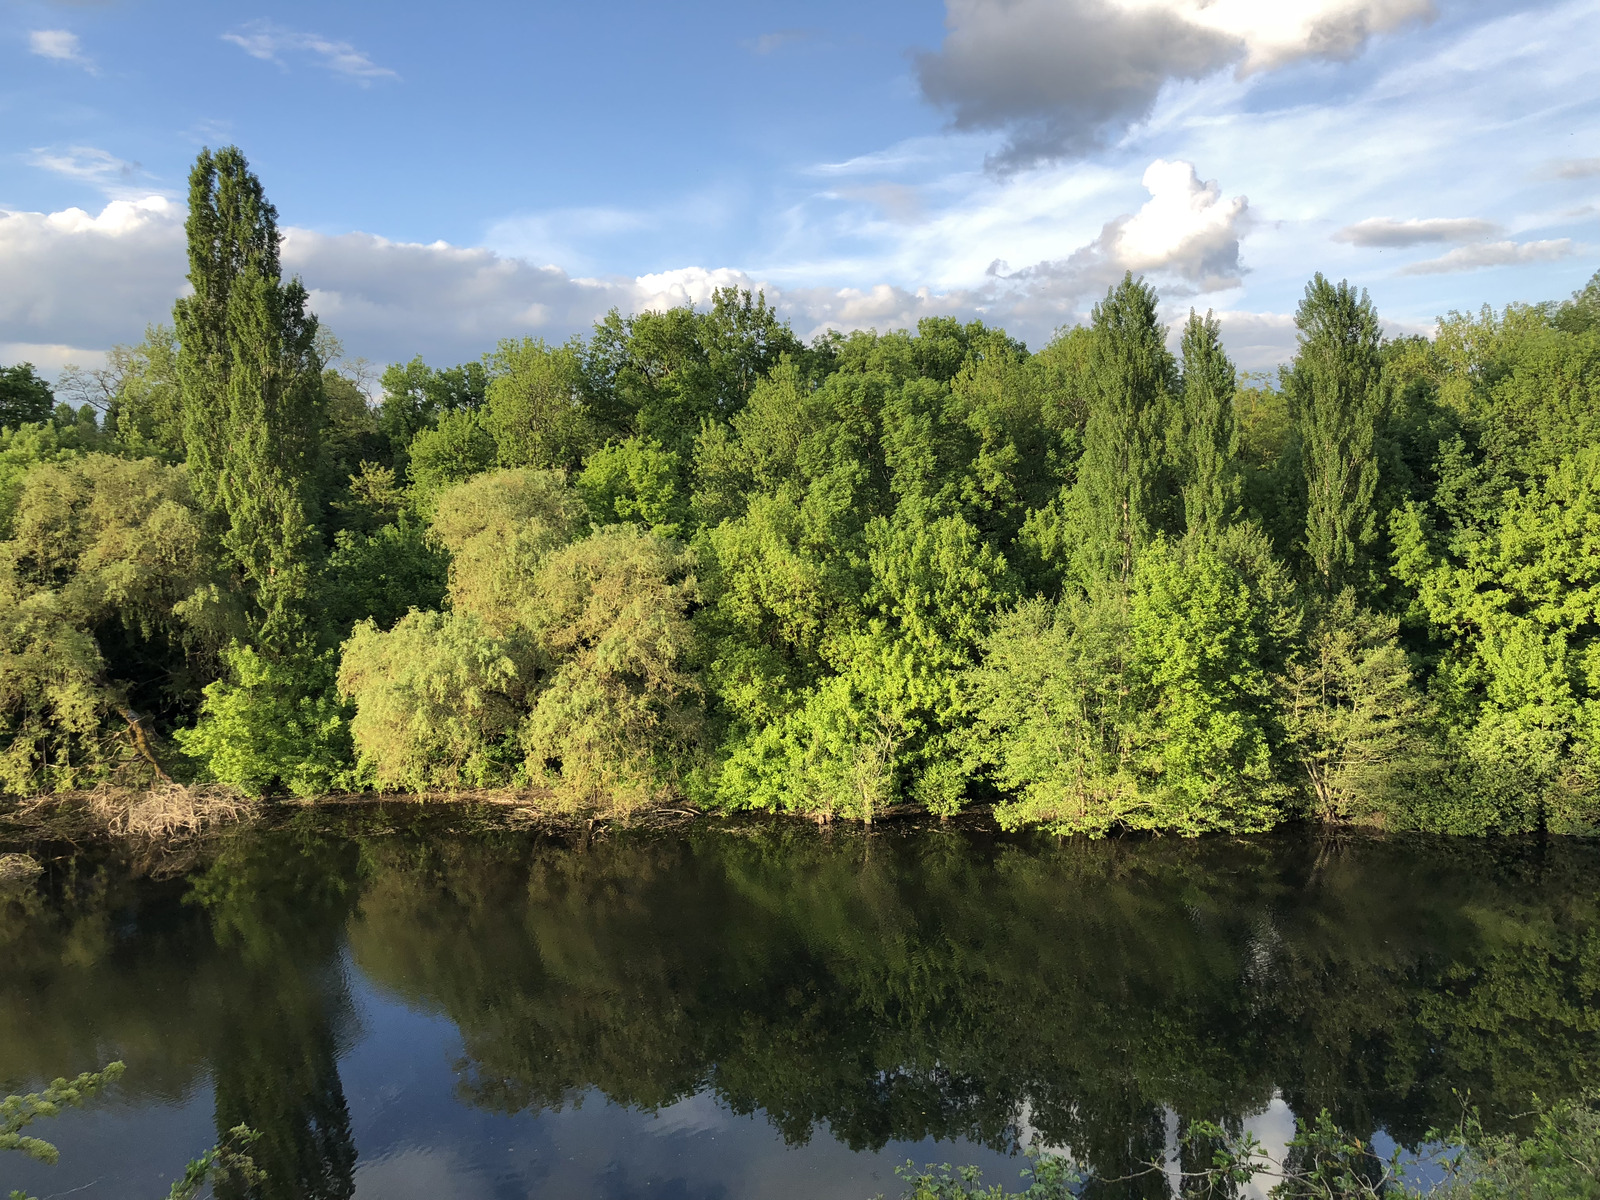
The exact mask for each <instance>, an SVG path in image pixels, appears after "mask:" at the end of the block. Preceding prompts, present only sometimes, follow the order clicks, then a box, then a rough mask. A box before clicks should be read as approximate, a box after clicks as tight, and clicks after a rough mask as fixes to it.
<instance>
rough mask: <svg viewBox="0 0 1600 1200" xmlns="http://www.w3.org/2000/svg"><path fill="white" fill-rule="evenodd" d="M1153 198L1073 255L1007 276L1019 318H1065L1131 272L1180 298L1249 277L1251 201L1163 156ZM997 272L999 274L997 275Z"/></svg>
mask: <svg viewBox="0 0 1600 1200" xmlns="http://www.w3.org/2000/svg"><path fill="white" fill-rule="evenodd" d="M1144 186H1145V188H1146V190H1148V191H1149V193H1150V199H1149V200H1147V201H1146V202H1145V204H1144V206H1143V207H1142V208H1140V209H1139V211H1138V212H1136V213H1133V214H1131V215H1127V216H1122V217H1118V218H1117V219H1115V220H1113V221H1109V222H1107V223H1106V225H1105V226H1104V227H1103V228H1102V229H1101V231H1100V236H1099V237H1097V238H1096V239H1094V240H1093V241H1092V242H1090V243H1088V244H1087V245H1084V246H1081V247H1079V248H1078V249H1077V250H1074V251H1073V252H1072V253H1071V254H1069V255H1068V256H1067V257H1065V258H1062V259H1056V260H1051V261H1046V262H1040V263H1037V264H1035V265H1033V266H1031V267H1027V268H1025V269H1023V270H1021V271H1017V272H1015V273H1012V274H1010V275H1005V276H1003V278H1004V280H1005V281H1007V282H1008V283H1009V284H1011V285H1012V288H1013V289H1014V293H1013V295H1012V296H1011V297H1010V299H1011V301H1012V304H1013V306H1014V307H1015V308H1016V309H1017V310H1018V315H1020V316H1022V317H1023V318H1024V319H1032V320H1034V321H1037V320H1039V319H1041V318H1042V317H1044V316H1045V315H1046V314H1047V313H1049V312H1052V311H1053V312H1054V313H1055V314H1056V315H1057V317H1058V318H1059V319H1065V318H1067V317H1068V316H1070V315H1071V314H1072V313H1074V312H1076V311H1077V310H1078V308H1079V307H1080V306H1081V304H1082V302H1083V301H1084V299H1085V298H1087V297H1090V296H1098V294H1099V293H1101V292H1103V291H1105V289H1106V288H1107V287H1108V286H1110V285H1111V284H1113V283H1115V282H1116V281H1117V280H1118V279H1120V278H1122V275H1123V273H1124V272H1127V271H1132V272H1133V273H1134V274H1136V275H1141V274H1143V275H1150V276H1152V277H1154V278H1156V279H1158V280H1161V281H1164V282H1166V283H1167V284H1168V288H1167V290H1168V292H1169V293H1170V294H1174V295H1196V294H1200V293H1205V292H1217V291H1223V290H1226V289H1228V288H1233V287H1237V286H1238V285H1239V283H1240V281H1241V278H1242V276H1243V273H1244V266H1243V264H1242V263H1241V261H1240V254H1239V240H1240V238H1241V237H1242V235H1243V233H1244V231H1245V230H1246V229H1247V228H1248V225H1249V221H1250V202H1249V201H1248V200H1247V199H1246V198H1245V197H1243V196H1235V197H1234V198H1233V199H1232V200H1224V199H1223V197H1222V189H1221V188H1220V187H1219V186H1218V184H1217V182H1216V181H1215V180H1212V181H1210V182H1204V183H1202V182H1201V180H1200V178H1199V175H1198V174H1197V173H1196V171H1195V169H1194V165H1193V164H1192V163H1186V162H1167V161H1165V160H1163V159H1157V160H1156V161H1155V162H1153V163H1151V164H1150V166H1149V168H1148V169H1147V170H1146V171H1145V173H1144ZM996 274H998V272H996Z"/></svg>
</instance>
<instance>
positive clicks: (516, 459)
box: [484, 338, 594, 468]
mask: <svg viewBox="0 0 1600 1200" xmlns="http://www.w3.org/2000/svg"><path fill="white" fill-rule="evenodd" d="M488 366H489V388H488V406H487V408H486V409H485V411H484V428H485V429H486V430H487V431H488V432H489V435H490V436H491V437H493V438H494V443H495V448H496V453H497V456H498V461H499V463H500V465H501V466H503V467H541V468H544V467H575V466H577V465H578V463H579V462H580V461H581V460H582V458H583V456H584V454H585V453H586V452H587V451H588V450H589V449H590V447H591V446H592V444H593V442H594V431H593V422H592V421H591V420H590V417H589V414H588V411H587V408H586V406H585V404H584V389H585V375H584V363H583V344H582V343H581V342H580V341H578V340H577V339H574V340H572V341H570V342H568V343H567V344H566V345H564V346H557V347H555V348H554V349H552V348H551V347H549V346H547V345H546V344H545V343H544V341H543V340H542V339H540V338H522V339H520V340H516V339H512V338H507V339H506V340H505V341H503V342H501V343H500V345H499V346H498V347H496V349H495V351H494V353H493V354H491V355H490V356H489V358H488Z"/></svg>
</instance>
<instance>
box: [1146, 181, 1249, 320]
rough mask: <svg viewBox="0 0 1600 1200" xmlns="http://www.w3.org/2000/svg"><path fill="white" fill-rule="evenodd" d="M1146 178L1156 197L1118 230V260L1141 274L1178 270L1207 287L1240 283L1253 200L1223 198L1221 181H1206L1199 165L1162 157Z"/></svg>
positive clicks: (1197, 283) (1207, 289)
mask: <svg viewBox="0 0 1600 1200" xmlns="http://www.w3.org/2000/svg"><path fill="white" fill-rule="evenodd" d="M1143 182H1144V186H1145V188H1146V189H1147V190H1148V191H1149V193H1150V199H1149V201H1148V202H1147V203H1146V204H1145V206H1144V207H1143V208H1141V209H1140V210H1139V211H1138V212H1137V213H1135V214H1134V215H1133V216H1132V217H1130V218H1129V219H1128V220H1127V222H1126V223H1124V224H1123V226H1122V228H1121V229H1119V230H1118V231H1117V235H1116V255H1115V257H1116V260H1117V262H1118V263H1119V264H1120V265H1122V266H1123V267H1126V268H1127V269H1128V270H1130V271H1135V272H1138V271H1170V272H1173V273H1175V274H1177V275H1179V276H1180V277H1181V278H1183V279H1184V280H1185V281H1187V282H1188V283H1190V284H1193V285H1194V286H1195V287H1197V288H1199V289H1200V290H1202V291H1208V292H1209V291H1218V290H1220V289H1222V288H1227V287H1234V286H1237V284H1238V282H1239V276H1240V272H1241V267H1240V265H1239V238H1240V236H1241V235H1242V234H1243V232H1244V230H1245V229H1246V227H1247V225H1248V221H1249V213H1250V202H1249V201H1248V200H1247V199H1245V197H1243V196H1235V197H1234V198H1233V199H1232V200H1223V198H1222V189H1221V188H1220V187H1218V186H1217V182H1216V180H1211V181H1210V182H1207V183H1202V182H1200V177H1199V176H1198V175H1197V174H1196V172H1195V169H1194V164H1193V163H1186V162H1167V161H1165V160H1163V159H1159V158H1158V159H1156V161H1155V162H1153V163H1151V164H1150V166H1149V168H1148V169H1147V170H1146V171H1145V173H1144V180H1143Z"/></svg>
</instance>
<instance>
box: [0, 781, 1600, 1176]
mask: <svg viewBox="0 0 1600 1200" xmlns="http://www.w3.org/2000/svg"><path fill="white" fill-rule="evenodd" d="M403 814H404V810H395V809H391V810H389V811H388V816H387V818H383V817H381V816H380V815H378V814H369V815H368V816H366V817H362V818H359V819H356V818H352V819H351V820H350V821H348V822H345V823H343V824H342V825H341V827H340V828H338V829H333V828H326V827H323V828H320V829H319V828H317V827H316V826H314V825H310V824H307V825H304V826H303V827H301V826H298V825H297V826H295V827H291V828H287V829H278V830H275V831H259V830H258V831H254V832H248V833H244V834H241V835H238V836H237V837H235V838H233V839H231V840H230V841H228V842H227V843H226V844H225V845H224V846H223V847H222V848H221V849H220V851H219V852H217V853H216V854H215V855H214V856H213V857H211V858H210V859H209V860H208V861H205V862H202V863H199V864H196V865H195V866H194V867H192V868H191V869H190V870H188V871H187V872H186V873H184V874H182V875H180V876H178V877H176V878H171V879H165V880H161V879H153V878H149V877H144V878H135V874H136V873H135V872H133V871H132V870H131V869H130V864H128V863H126V862H123V861H120V860H117V859H115V858H114V857H104V858H100V859H98V860H97V859H94V858H93V857H92V856H89V855H80V856H79V857H78V858H76V859H75V860H71V861H69V862H66V863H58V865H57V867H56V868H55V869H54V870H53V872H52V874H51V875H50V876H49V878H48V879H47V880H46V883H45V887H44V889H43V890H40V891H36V892H32V893H28V894H26V895H19V896H15V897H12V898H10V899H8V900H5V901H3V902H0V1082H4V1083H16V1082H26V1081H27V1080H31V1079H37V1078H40V1077H44V1076H48V1075H53V1074H57V1073H60V1072H63V1071H75V1070H78V1069H81V1068H82V1067H84V1066H85V1065H86V1064H87V1065H94V1062H95V1061H97V1059H98V1058H101V1057H105V1049H106V1047H112V1048H114V1049H115V1052H116V1054H117V1055H118V1056H120V1057H124V1058H126V1059H127V1060H128V1063H129V1071H128V1076H127V1079H128V1081H129V1084H130V1086H131V1087H133V1088H135V1089H137V1088H139V1087H144V1088H146V1089H149V1090H150V1091H151V1092H153V1093H156V1094H173V1093H174V1092H176V1091H181V1090H182V1089H183V1088H185V1087H187V1086H188V1084H189V1081H192V1080H193V1079H194V1078H196V1077H198V1076H201V1075H203V1074H204V1073H206V1072H210V1073H211V1074H212V1075H213V1077H214V1079H215V1085H216V1106H217V1113H216V1119H217V1125H218V1128H219V1130H221V1129H227V1128H229V1127H231V1126H232V1125H234V1124H237V1123H239V1122H244V1123H247V1124H250V1125H251V1126H253V1127H255V1128H257V1129H259V1130H261V1132H262V1133H263V1135H264V1137H263V1140H262V1142H261V1143H260V1145H259V1147H258V1149H259V1155H258V1157H259V1159H260V1161H261V1164H262V1165H263V1166H264V1167H266V1168H267V1170H268V1173H269V1175H270V1177H271V1179H272V1183H271V1185H270V1186H269V1187H268V1189H267V1190H266V1191H264V1192H263V1196H270V1197H277V1196H284V1197H287V1196H297V1197H298V1196H304V1197H348V1196H350V1195H352V1192H353V1182H352V1181H353V1170H354V1165H355V1160H356V1148H355V1146H354V1144H353V1142H352V1138H351V1132H350V1121H349V1116H348V1113H347V1110H346V1106H345V1100H344V1095H343V1091H342V1088H341V1086H340V1081H339V1073H338V1058H339V1054H340V1051H341V1048H342V1047H344V1046H346V1045H348V1044H349V1042H350V1040H351V1039H352V1038H353V1037H354V1036H355V1033H356V1031H355V1029H354V1017H353V1015H352V1008H351V1004H350V1001H349V999H348V997H347V995H346V990H345V989H346V984H345V980H344V969H343V968H344V961H345V960H344V957H343V956H344V955H345V954H346V953H348V954H349V956H350V959H351V960H353V962H354V963H355V965H356V966H357V967H358V968H359V970H360V971H361V972H362V973H363V974H364V975H365V976H366V978H367V979H368V980H369V981H370V982H371V983H373V984H374V985H376V986H377V987H378V988H380V989H383V990H384V991H386V992H388V993H389V994H391V995H393V996H395V997H397V998H399V999H402V1000H403V1001H404V1002H405V1003H406V1004H408V1005H411V1006H413V1007H415V1008H418V1009H420V1010H424V1011H427V1012H431V1013H435V1014H439V1015H441V1016H444V1017H447V1018H448V1019H449V1020H450V1021H452V1022H453V1023H454V1024H455V1025H456V1027H457V1028H458V1029H459V1031H460V1035H461V1039H462V1044H463V1046H464V1057H463V1061H462V1063H461V1064H460V1067H459V1070H458V1073H457V1080H458V1082H457V1097H458V1099H459V1100H460V1101H461V1102H462V1103H464V1104H468V1105H472V1106H477V1107H480V1108H484V1109H488V1110H493V1111H498V1112H526V1111H534V1112H537V1111H542V1110H547V1109H559V1108H562V1107H564V1106H568V1105H570V1104H572V1103H573V1102H575V1100H576V1099H578V1098H579V1097H580V1096H581V1095H582V1094H583V1093H585V1092H587V1091H589V1090H591V1089H597V1090H599V1091H600V1092H602V1093H604V1095H606V1096H607V1097H609V1098H610V1099H612V1100H614V1101H616V1102H618V1103H620V1104H625V1105H631V1106H637V1107H641V1108H644V1109H655V1108H659V1107H663V1106H665V1105H668V1104H671V1103H673V1102H675V1101H677V1100H680V1099H682V1098H683V1097H685V1096H688V1095H692V1094H695V1093H697V1092H701V1091H703V1090H705V1089H708V1088H709V1089H713V1090H714V1092H715V1094H716V1095H717V1097H718V1098H719V1099H720V1100H721V1101H722V1102H723V1103H724V1104H726V1105H727V1106H728V1107H730V1108H732V1109H733V1110H734V1111H736V1112H740V1113H759V1114H762V1115H764V1116H765V1118H766V1119H767V1120H769V1121H771V1122H772V1124H773V1125H774V1126H775V1127H776V1128H777V1129H778V1130H779V1131H780V1132H781V1133H782V1135H783V1137H784V1138H785V1139H786V1140H788V1141H789V1142H791V1143H801V1142H804V1141H806V1140H807V1139H809V1138H811V1137H813V1136H816V1135H817V1134H818V1132H819V1130H824V1129H825V1131H826V1133H827V1134H828V1135H831V1136H832V1137H835V1138H837V1139H839V1140H840V1141H841V1142H843V1143H845V1144H847V1145H849V1146H851V1147H853V1148H857V1149H867V1148H876V1147H881V1146H883V1145H884V1144H885V1143H886V1142H888V1141H890V1140H891V1139H900V1140H914V1139H919V1138H925V1137H938V1138H950V1137H965V1138H970V1139H974V1140H977V1141H980V1142H982V1143H985V1144H987V1145H991V1146H994V1147H997V1148H1007V1147H1015V1146H1016V1145H1017V1144H1018V1143H1019V1141H1020V1140H1024V1139H1032V1138H1038V1139H1043V1140H1044V1141H1045V1142H1048V1143H1050V1144H1052V1145H1056V1146H1062V1147H1067V1148H1069V1149H1070V1151H1071V1152H1072V1154H1073V1155H1074V1156H1075V1157H1076V1158H1077V1159H1078V1160H1079V1161H1081V1162H1084V1163H1086V1164H1089V1165H1091V1166H1093V1167H1094V1168H1095V1169H1096V1170H1097V1171H1099V1172H1100V1173H1101V1174H1102V1175H1104V1176H1116V1175H1120V1174H1125V1173H1129V1172H1131V1171H1133V1170H1136V1169H1137V1168H1138V1167H1139V1166H1140V1165H1142V1164H1144V1163H1147V1162H1149V1161H1151V1160H1152V1159H1159V1158H1161V1157H1163V1156H1164V1155H1165V1154H1166V1153H1167V1151H1168V1147H1170V1146H1171V1145H1173V1144H1174V1138H1175V1136H1176V1134H1177V1133H1181V1131H1182V1129H1183V1127H1184V1125H1185V1124H1186V1123H1187V1122H1189V1121H1192V1120H1196V1119H1215V1120H1219V1121H1221V1122H1222V1123H1223V1124H1224V1125H1225V1126H1227V1127H1230V1128H1233V1129H1238V1128H1240V1127H1241V1125H1242V1123H1243V1121H1244V1120H1245V1119H1246V1118H1247V1117H1249V1116H1251V1115H1252V1114H1256V1113H1260V1112H1261V1111H1263V1110H1264V1109H1265V1108H1266V1107H1267V1106H1268V1105H1269V1104H1270V1103H1271V1102H1272V1100H1273V1098H1274V1097H1275V1096H1278V1095H1281V1097H1282V1098H1283V1099H1284V1100H1285V1101H1286V1102H1287V1103H1288V1104H1289V1106H1290V1107H1291V1108H1292V1109H1293V1110H1294V1111H1296V1112H1300V1113H1312V1114H1314V1113H1315V1112H1317V1111H1318V1110H1320V1109H1322V1108H1327V1109H1329V1110H1330V1111H1331V1112H1332V1114H1333V1115H1334V1117H1335V1119H1336V1120H1337V1121H1338V1122H1339V1123H1340V1124H1341V1125H1342V1126H1344V1127H1345V1128H1346V1129H1348V1130H1350V1131H1351V1132H1354V1133H1356V1134H1359V1135H1363V1136H1365V1135H1368V1134H1370V1133H1371V1132H1373V1131H1374V1130H1377V1129H1383V1130H1387V1131H1388V1133H1389V1134H1390V1135H1391V1136H1392V1137H1394V1138H1395V1139H1396V1140H1397V1141H1399V1142H1401V1143H1407V1144H1411V1143H1415V1142H1417V1141H1419V1140H1420V1139H1422V1138H1423V1137H1424V1135H1425V1133H1426V1131H1427V1130H1428V1129H1429V1128H1430V1127H1431V1126H1436V1125H1448V1124H1450V1123H1452V1122H1453V1121H1454V1120H1455V1119H1456V1117H1457V1116H1458V1115H1459V1113H1460V1101H1459V1099H1458V1098H1457V1096H1456V1095H1455V1094H1454V1093H1455V1092H1456V1091H1469V1092H1470V1094H1471V1096H1472V1099H1473V1101H1474V1102H1475V1103H1478V1104H1480V1105H1482V1107H1483V1109H1484V1112H1485V1116H1486V1118H1487V1120H1488V1121H1489V1122H1490V1123H1493V1122H1496V1121H1500V1122H1504V1121H1506V1120H1507V1119H1508V1117H1507V1116H1506V1114H1510V1113H1516V1112H1519V1111H1522V1110H1523V1109H1524V1108H1525V1107H1526V1104H1527V1101H1528V1098H1529V1097H1530V1096H1531V1095H1532V1094H1534V1093H1537V1094H1538V1095H1539V1096H1540V1097H1541V1098H1543V1099H1544V1100H1546V1101H1553V1100H1556V1099H1559V1098H1561V1097H1564V1096H1569V1095H1575V1094H1576V1093H1577V1092H1578V1091H1579V1090H1580V1088H1581V1086H1582V1084H1583V1082H1584V1081H1585V1080H1592V1079H1594V1078H1596V1077H1600V1069H1597V1068H1600V921H1597V919H1596V918H1597V916H1600V913H1597V907H1600V903H1597V896H1596V886H1595V882H1594V881H1595V879H1596V878H1597V874H1596V870H1595V868H1596V866H1597V865H1600V848H1597V847H1595V846H1592V845H1585V844H1582V843H1576V842H1570V841H1569V842H1560V843H1539V842H1533V841H1529V842H1525V843H1506V842H1502V843H1484V842H1468V841H1443V840H1432V839H1413V838H1406V839H1381V838H1370V837H1363V838H1359V839H1353V840H1349V841H1347V842H1344V843H1329V842H1325V841H1319V840H1318V839H1316V838H1314V837H1299V836H1294V835H1277V836H1273V837H1268V838H1260V839H1247V840H1235V841H1222V840H1202V841H1198V842H1193V841H1176V840H1161V841H1136V842H1135V841H1122V842H1118V841H1105V842H1097V843H1080V842H1067V843H1056V842H1054V841H1051V840H1047V839H1001V838H995V837H990V836H987V835H983V834H977V833H972V832H966V831H961V830H958V829H953V828H916V829H904V830H896V829H893V828H884V829H878V830H876V831H874V832H873V833H871V834H866V833H861V832H854V831H849V830H836V831H834V832H833V833H831V834H828V833H818V832H815V831H812V830H811V829H809V828H803V827H791V826H779V827H772V826H764V827H763V826H743V825H741V826H722V825H709V824H708V825H702V826H696V827H693V828H692V829H690V830H689V831H687V832H684V833H677V834H659V833H656V834H651V833H643V832H640V833H618V834H614V835H612V836H610V837H606V838H602V839H598V840H595V841H593V842H590V843H586V844H577V845H573V844H567V843H563V842H561V841H558V840H552V839H547V838H541V837H538V836H535V835H529V834H518V833H508V832H503V831H502V832H496V831H492V830H491V831H481V830H480V831H476V832H470V833H460V832H450V830H449V829H447V828H445V827H444V826H443V825H441V823H440V819H438V818H433V817H429V816H426V815H423V814H418V815H415V816H412V817H409V818H408V817H407V816H405V815H403ZM397 816H398V817H399V819H402V820H406V819H410V820H412V821H413V822H414V827H412V828H410V829H406V830H401V831H396V830H394V828H393V826H392V825H391V824H385V825H384V826H383V828H384V830H385V831H384V832H376V827H377V825H378V823H379V822H380V821H384V820H386V821H392V820H394V819H396V818H397ZM320 820H321V821H322V822H323V823H324V825H325V824H326V820H327V819H326V818H320ZM174 1028H176V1030H177V1032H176V1033H174V1032H173V1030H174ZM158 1030H160V1031H162V1033H161V1036H159V1037H158V1036H157V1031H158ZM141 1080H142V1081H143V1082H142V1083H141ZM1164 1187H1165V1183H1164V1182H1162V1181H1161V1180H1160V1179H1157V1178H1150V1177H1146V1178H1145V1179H1143V1180H1141V1181H1139V1182H1138V1183H1131V1184H1128V1185H1124V1186H1122V1187H1121V1188H1114V1189H1104V1190H1105V1191H1107V1192H1120V1193H1122V1194H1141V1195H1142V1194H1147V1193H1148V1194H1152V1195H1153V1194H1157V1193H1159V1192H1161V1191H1162V1189H1164Z"/></svg>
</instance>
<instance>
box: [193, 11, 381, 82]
mask: <svg viewBox="0 0 1600 1200" xmlns="http://www.w3.org/2000/svg"><path fill="white" fill-rule="evenodd" d="M222 40H223V41H225V42H232V43H233V44H234V45H235V46H238V47H239V48H240V49H241V50H243V51H244V52H245V53H246V54H248V55H249V56H250V57H251V58H259V59H261V60H262V61H263V62H270V63H276V64H277V65H278V66H280V67H285V68H287V66H288V64H287V62H286V61H285V59H286V57H287V56H305V57H308V58H310V59H311V61H312V62H314V63H315V64H316V65H317V66H320V67H323V68H325V69H327V70H329V71H332V72H333V73H334V74H336V75H343V76H345V77H346V78H348V79H353V80H355V81H356V82H357V83H359V84H361V86H362V87H367V86H370V85H371V83H372V81H373V80H374V79H398V78H399V75H398V74H396V73H395V72H394V71H392V70H390V69H389V68H388V67H380V66H379V65H378V64H377V63H375V62H373V61H372V59H370V58H368V57H367V55H366V54H364V53H363V52H362V51H360V50H357V49H356V48H355V47H354V46H352V45H351V44H350V43H349V42H338V41H334V40H333V39H331V38H325V37H323V36H322V35H321V34H319V33H301V32H299V31H297V30H293V29H285V28H284V27H283V26H281V25H275V24H273V23H272V22H271V21H251V22H250V23H249V24H248V25H244V26H242V27H241V28H240V29H239V30H237V31H236V32H233V33H225V34H223V35H222Z"/></svg>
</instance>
